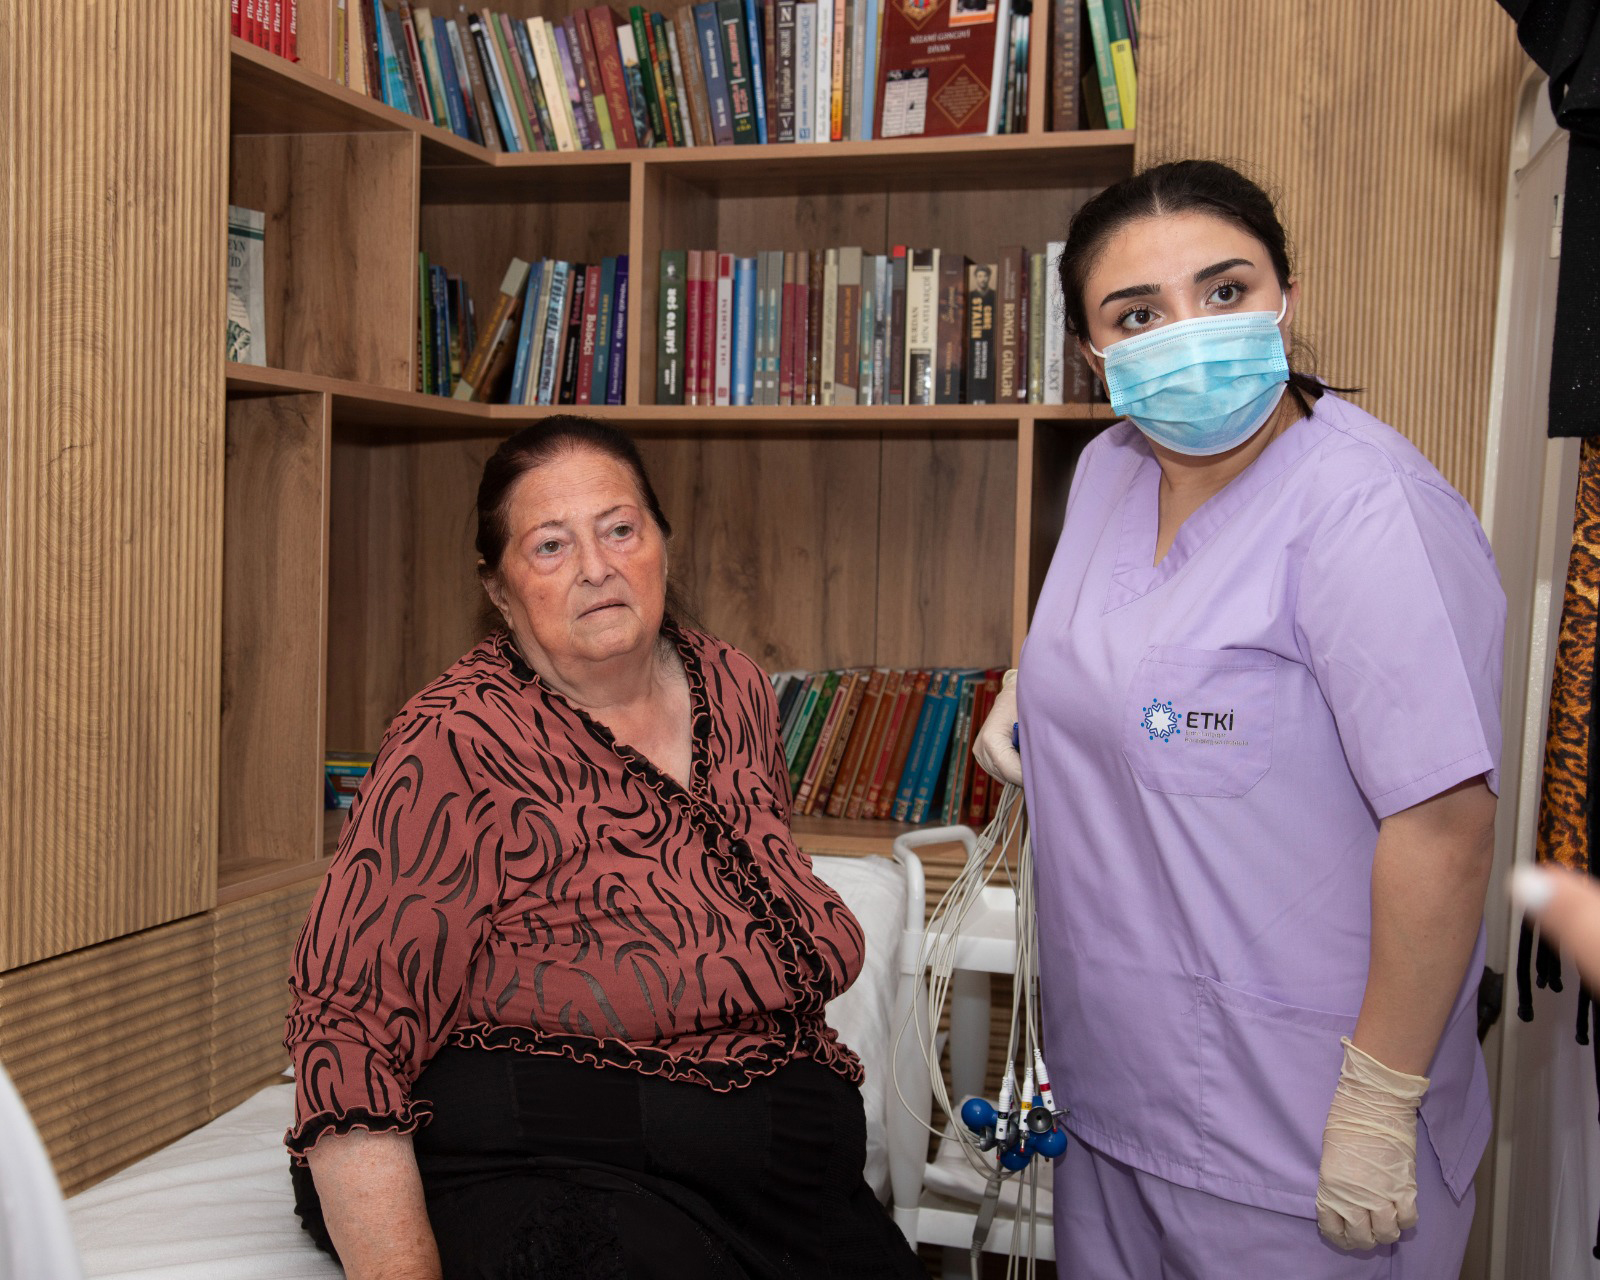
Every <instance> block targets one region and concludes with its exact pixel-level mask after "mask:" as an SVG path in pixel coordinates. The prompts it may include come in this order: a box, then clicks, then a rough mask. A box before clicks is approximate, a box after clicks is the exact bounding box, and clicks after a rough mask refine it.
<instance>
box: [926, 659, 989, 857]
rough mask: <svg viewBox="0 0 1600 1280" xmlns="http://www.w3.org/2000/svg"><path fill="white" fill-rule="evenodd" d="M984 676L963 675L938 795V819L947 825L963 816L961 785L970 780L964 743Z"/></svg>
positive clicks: (936, 797)
mask: <svg viewBox="0 0 1600 1280" xmlns="http://www.w3.org/2000/svg"><path fill="white" fill-rule="evenodd" d="M982 676H983V673H982V672H978V673H976V674H975V675H969V676H965V677H963V678H962V681H961V689H960V692H959V693H958V694H957V696H956V718H955V724H954V726H953V727H952V729H951V731H950V750H949V751H947V752H946V753H945V765H944V788H943V792H944V794H943V795H942V796H935V799H936V800H937V801H938V804H939V821H940V822H942V823H944V824H945V825H946V826H949V825H952V824H954V823H955V822H957V821H958V820H959V819H960V817H961V801H962V798H963V795H964V794H965V793H964V792H963V790H962V787H963V786H964V784H965V783H966V780H967V763H966V762H967V761H968V760H969V759H970V758H971V757H970V756H969V755H968V754H967V752H966V750H965V744H966V742H967V739H968V736H969V735H970V733H971V731H972V700H973V698H974V697H975V696H976V695H977V692H978V683H979V681H980V680H981V679H982Z"/></svg>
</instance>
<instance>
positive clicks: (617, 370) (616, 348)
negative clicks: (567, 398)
mask: <svg viewBox="0 0 1600 1280" xmlns="http://www.w3.org/2000/svg"><path fill="white" fill-rule="evenodd" d="M616 293H617V296H616V299H615V301H614V302H613V303H612V306H611V354H610V356H609V357H608V358H607V361H606V403H607V404H621V403H622V402H623V399H624V397H625V396H626V394H627V390H628V387H627V375H628V358H627V350H628V255H627V254H625V253H622V254H618V255H617V271H616Z"/></svg>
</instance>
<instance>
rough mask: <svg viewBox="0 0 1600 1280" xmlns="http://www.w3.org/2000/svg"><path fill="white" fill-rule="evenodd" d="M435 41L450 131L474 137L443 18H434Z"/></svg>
mask: <svg viewBox="0 0 1600 1280" xmlns="http://www.w3.org/2000/svg"><path fill="white" fill-rule="evenodd" d="M433 43H434V46H435V47H436V48H437V49H438V59H439V75H440V76H441V77H442V78H443V79H444V105H445V110H446V111H447V112H448V113H449V115H450V131H451V132H452V133H454V134H455V135H456V136H457V137H458V138H468V139H470V138H471V137H472V130H471V129H470V128H469V127H468V125H467V107H466V102H465V100H464V99H463V97H462V94H461V78H460V76H459V75H457V73H456V59H455V54H454V53H453V52H452V51H451V46H450V29H449V27H448V26H447V25H446V24H445V20H444V19H443V18H435V19H434V20H433Z"/></svg>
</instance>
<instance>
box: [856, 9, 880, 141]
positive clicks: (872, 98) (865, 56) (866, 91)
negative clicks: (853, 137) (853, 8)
mask: <svg viewBox="0 0 1600 1280" xmlns="http://www.w3.org/2000/svg"><path fill="white" fill-rule="evenodd" d="M860 3H864V4H865V5H866V7H867V47H866V49H865V50H863V52H862V54H861V61H862V72H863V75H862V84H861V140H862V141H863V142H870V141H871V140H872V126H873V122H874V121H875V120H876V118H877V117H876V116H874V115H873V111H874V110H875V109H876V107H877V91H878V0H860Z"/></svg>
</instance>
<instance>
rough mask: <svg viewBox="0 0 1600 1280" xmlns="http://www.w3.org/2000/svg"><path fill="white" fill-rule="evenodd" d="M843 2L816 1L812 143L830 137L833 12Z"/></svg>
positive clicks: (823, 140) (838, 0) (841, 0)
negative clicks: (814, 107)
mask: <svg viewBox="0 0 1600 1280" xmlns="http://www.w3.org/2000/svg"><path fill="white" fill-rule="evenodd" d="M842 3H843V0H817V54H816V59H815V61H816V74H815V77H814V79H813V84H814V85H815V86H816V88H815V94H814V97H815V106H816V119H815V121H814V123H813V125H812V141H813V142H827V141H828V140H829V139H830V138H831V137H832V132H831V121H832V119H833V11H834V7H835V5H836V4H842Z"/></svg>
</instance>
